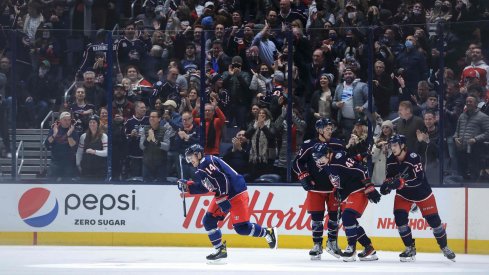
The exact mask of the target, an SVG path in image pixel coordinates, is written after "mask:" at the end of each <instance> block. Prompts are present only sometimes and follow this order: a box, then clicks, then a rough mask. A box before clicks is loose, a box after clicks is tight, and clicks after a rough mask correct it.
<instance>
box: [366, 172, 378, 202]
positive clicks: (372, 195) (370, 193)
mask: <svg viewBox="0 0 489 275" xmlns="http://www.w3.org/2000/svg"><path fill="white" fill-rule="evenodd" d="M362 183H363V184H364V185H365V190H364V192H365V195H367V197H368V200H369V201H370V202H373V203H378V202H379V201H380V193H379V191H377V189H375V186H374V184H373V183H372V181H371V180H370V179H369V178H367V179H364V180H363V181H362Z"/></svg>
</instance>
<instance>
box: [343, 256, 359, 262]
mask: <svg viewBox="0 0 489 275" xmlns="http://www.w3.org/2000/svg"><path fill="white" fill-rule="evenodd" d="M356 260H357V258H356V257H355V256H351V257H343V262H354V261H356Z"/></svg>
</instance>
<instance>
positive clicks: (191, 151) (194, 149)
mask: <svg viewBox="0 0 489 275" xmlns="http://www.w3.org/2000/svg"><path fill="white" fill-rule="evenodd" d="M198 153H201V154H202V155H203V154H204V147H202V146H201V145H200V144H197V143H196V144H193V145H190V147H188V148H187V149H185V160H187V162H188V163H190V157H191V156H192V155H195V154H198Z"/></svg>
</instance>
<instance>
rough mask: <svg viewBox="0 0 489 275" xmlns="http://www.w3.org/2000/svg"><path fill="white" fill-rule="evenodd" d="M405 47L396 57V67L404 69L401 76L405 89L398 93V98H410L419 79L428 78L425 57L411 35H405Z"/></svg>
mask: <svg viewBox="0 0 489 275" xmlns="http://www.w3.org/2000/svg"><path fill="white" fill-rule="evenodd" d="M404 46H405V49H404V51H402V52H401V53H400V54H399V55H398V56H397V59H396V65H397V68H402V69H404V71H403V74H402V77H403V78H404V81H405V87H406V89H403V94H401V95H400V100H410V99H411V95H413V94H414V91H416V86H417V85H418V82H419V81H421V80H425V79H428V76H429V70H428V67H427V65H426V57H425V56H424V55H423V54H422V53H420V52H419V51H418V42H417V41H416V38H415V37H414V36H412V35H409V36H408V37H406V41H405V43H404Z"/></svg>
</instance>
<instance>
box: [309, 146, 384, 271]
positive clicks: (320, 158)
mask: <svg viewBox="0 0 489 275" xmlns="http://www.w3.org/2000/svg"><path fill="white" fill-rule="evenodd" d="M312 156H313V158H314V160H315V161H316V165H317V166H318V167H319V168H320V173H324V174H326V175H328V177H329V179H330V182H331V184H332V185H333V186H334V187H335V195H336V197H337V199H338V201H340V202H341V220H342V222H343V227H344V228H345V234H346V237H347V240H348V246H347V248H346V249H345V250H344V251H343V252H341V253H340V256H341V257H342V258H343V261H345V262H352V261H355V260H356V243H357V241H358V242H359V243H360V244H361V245H362V246H363V247H364V250H363V251H362V252H360V253H358V258H359V259H360V261H375V260H378V257H377V253H376V251H375V249H374V247H373V245H372V242H371V240H370V238H369V237H368V236H367V234H366V233H365V230H364V229H363V227H362V226H361V225H360V224H359V223H358V219H359V218H360V217H362V215H363V212H364V211H365V208H367V204H368V201H369V200H370V201H371V202H373V203H378V202H379V201H380V197H381V196H380V194H379V192H378V191H377V190H376V189H375V187H374V184H373V183H372V182H371V181H370V178H369V176H368V171H367V169H366V168H365V167H364V166H362V165H361V164H359V163H358V162H356V161H354V160H353V159H351V158H349V157H347V156H346V153H345V152H344V151H336V152H335V151H332V150H331V148H329V147H328V145H326V144H316V145H314V148H313V153H312Z"/></svg>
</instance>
